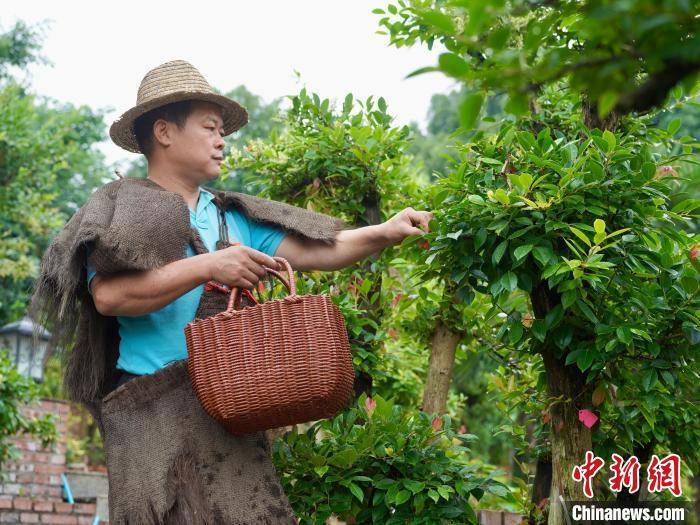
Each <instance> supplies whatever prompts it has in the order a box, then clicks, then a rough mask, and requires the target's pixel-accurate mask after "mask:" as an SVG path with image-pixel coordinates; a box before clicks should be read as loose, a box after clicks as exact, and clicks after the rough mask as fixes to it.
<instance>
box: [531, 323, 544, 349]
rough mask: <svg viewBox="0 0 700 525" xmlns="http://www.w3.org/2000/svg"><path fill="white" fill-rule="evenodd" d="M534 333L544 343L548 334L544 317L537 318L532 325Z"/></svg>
mask: <svg viewBox="0 0 700 525" xmlns="http://www.w3.org/2000/svg"><path fill="white" fill-rule="evenodd" d="M530 331H532V334H533V335H534V336H535V337H536V338H537V339H538V340H539V341H540V342H542V343H544V339H545V337H546V336H547V326H546V325H545V323H544V321H543V320H542V319H535V320H534V321H533V322H532V326H531V327H530Z"/></svg>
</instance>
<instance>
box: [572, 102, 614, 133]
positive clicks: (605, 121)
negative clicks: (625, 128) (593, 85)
mask: <svg viewBox="0 0 700 525" xmlns="http://www.w3.org/2000/svg"><path fill="white" fill-rule="evenodd" d="M581 109H582V112H583V123H584V124H585V125H586V127H587V128H589V129H593V128H598V129H602V130H606V129H607V130H609V131H615V128H617V125H618V123H619V122H620V115H619V114H618V113H617V112H616V111H615V110H612V111H611V112H610V113H608V114H607V115H606V116H605V117H604V118H602V119H601V118H600V117H599V116H598V104H596V103H595V102H591V101H590V100H588V99H587V98H585V97H584V99H583V101H582V104H581Z"/></svg>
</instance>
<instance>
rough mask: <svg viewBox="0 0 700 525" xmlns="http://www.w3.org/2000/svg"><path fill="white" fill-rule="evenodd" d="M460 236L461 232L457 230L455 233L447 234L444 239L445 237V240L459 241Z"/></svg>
mask: <svg viewBox="0 0 700 525" xmlns="http://www.w3.org/2000/svg"><path fill="white" fill-rule="evenodd" d="M460 235H462V230H459V231H456V232H452V233H448V234H447V235H445V237H447V238H449V239H454V240H457V239H459V236H460Z"/></svg>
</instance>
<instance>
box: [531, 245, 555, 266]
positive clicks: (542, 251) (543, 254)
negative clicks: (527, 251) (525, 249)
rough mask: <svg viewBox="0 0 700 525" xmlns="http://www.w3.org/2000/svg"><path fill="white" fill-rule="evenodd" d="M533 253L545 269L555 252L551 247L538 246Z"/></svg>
mask: <svg viewBox="0 0 700 525" xmlns="http://www.w3.org/2000/svg"><path fill="white" fill-rule="evenodd" d="M532 253H533V255H534V256H535V259H537V260H538V261H539V262H540V264H541V265H542V266H543V267H544V266H547V263H548V262H549V261H550V260H551V259H552V257H554V252H552V249H551V248H550V247H549V246H537V247H536V248H535V249H534V250H533V252H532Z"/></svg>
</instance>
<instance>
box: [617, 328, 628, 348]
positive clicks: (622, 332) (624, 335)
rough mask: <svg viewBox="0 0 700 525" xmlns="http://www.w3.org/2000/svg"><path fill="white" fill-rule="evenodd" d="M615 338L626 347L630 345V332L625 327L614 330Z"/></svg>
mask: <svg viewBox="0 0 700 525" xmlns="http://www.w3.org/2000/svg"><path fill="white" fill-rule="evenodd" d="M615 334H617V338H618V339H619V340H620V341H621V342H623V343H625V344H626V345H627V346H629V345H631V344H632V332H631V331H630V329H629V328H627V327H626V326H620V327H618V328H617V330H615Z"/></svg>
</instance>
